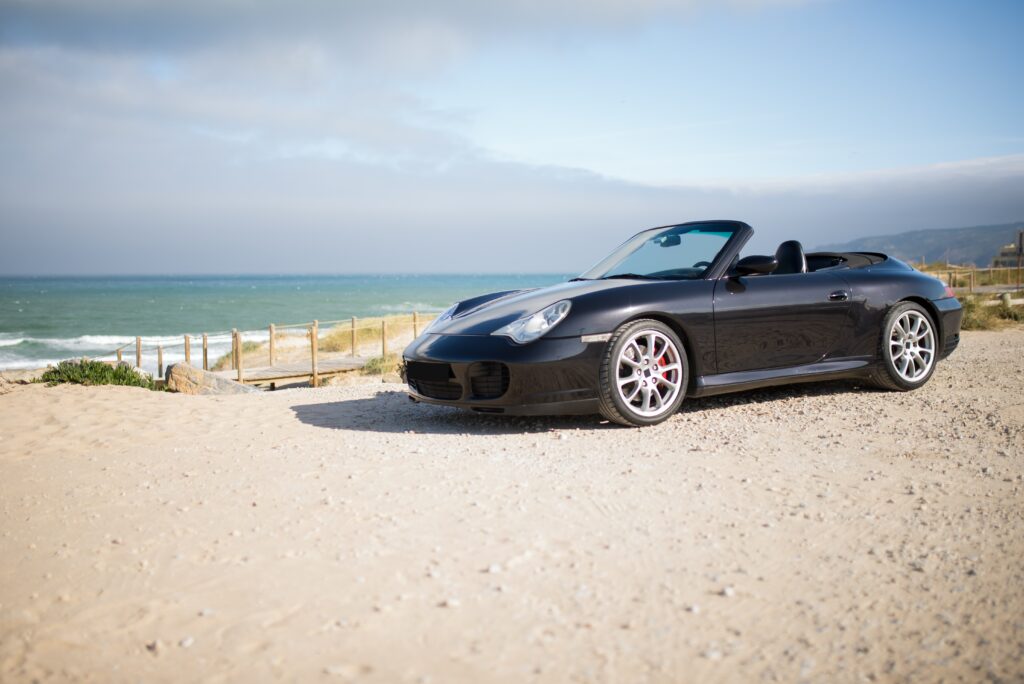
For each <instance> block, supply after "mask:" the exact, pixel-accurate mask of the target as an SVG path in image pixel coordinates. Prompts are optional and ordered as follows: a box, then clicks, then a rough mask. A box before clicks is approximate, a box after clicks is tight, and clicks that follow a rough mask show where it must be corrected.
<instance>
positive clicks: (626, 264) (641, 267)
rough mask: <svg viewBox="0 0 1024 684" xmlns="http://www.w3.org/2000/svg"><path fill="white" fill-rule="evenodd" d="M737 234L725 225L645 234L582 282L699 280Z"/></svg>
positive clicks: (617, 252) (655, 229)
mask: <svg viewBox="0 0 1024 684" xmlns="http://www.w3.org/2000/svg"><path fill="white" fill-rule="evenodd" d="M734 232H735V229H733V228H732V227H731V226H728V225H722V224H721V223H715V224H700V223H696V224H689V225H682V226H670V227H668V228H652V229H651V230H645V231H644V232H642V233H639V234H637V235H635V236H634V237H633V238H631V239H630V240H627V241H626V242H625V243H624V244H622V245H621V246H620V247H619V248H618V249H616V250H615V251H614V252H612V253H611V254H610V255H609V256H608V257H607V258H606V259H604V260H603V261H601V262H600V263H599V264H597V265H596V266H594V267H593V268H592V269H590V270H589V271H587V272H586V273H584V274H583V275H581V276H580V278H582V279H585V280H600V279H602V278H650V279H659V280H661V279H665V280H695V279H697V278H701V277H703V276H704V274H705V273H706V272H707V270H708V269H709V268H710V267H711V264H712V263H714V261H715V257H717V256H718V253H719V252H721V251H722V248H723V247H725V243H726V242H728V241H729V238H731V237H732V236H733V233H734Z"/></svg>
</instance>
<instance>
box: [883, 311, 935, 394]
mask: <svg viewBox="0 0 1024 684" xmlns="http://www.w3.org/2000/svg"><path fill="white" fill-rule="evenodd" d="M938 339H939V338H938V333H937V331H936V329H935V324H934V323H933V322H932V318H931V316H930V315H929V314H928V312H927V311H925V309H924V307H922V306H921V305H920V304H916V303H914V302H901V303H900V304H897V305H896V306H894V307H893V308H892V309H890V311H889V313H888V315H886V317H885V322H884V323H883V324H882V336H881V341H880V345H879V346H880V349H879V356H880V357H881V359H880V360H881V366H880V367H879V368H876V369H875V371H874V373H873V374H872V376H871V381H872V383H873V384H874V385H876V386H878V387H881V388H883V389H888V390H894V391H897V392H908V391H910V390H914V389H917V388H918V387H920V386H922V385H923V384H925V383H926V382H928V379H929V378H930V377H931V376H932V373H933V372H934V371H935V363H936V361H937V360H938Z"/></svg>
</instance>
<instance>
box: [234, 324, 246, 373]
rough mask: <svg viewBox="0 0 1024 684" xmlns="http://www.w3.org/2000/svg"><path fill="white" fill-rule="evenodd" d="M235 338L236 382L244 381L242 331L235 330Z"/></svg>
mask: <svg viewBox="0 0 1024 684" xmlns="http://www.w3.org/2000/svg"><path fill="white" fill-rule="evenodd" d="M235 338H236V339H237V340H238V344H237V345H235V346H236V347H237V349H238V382H245V361H244V359H243V358H242V333H240V332H238V331H237V330H236V331H235Z"/></svg>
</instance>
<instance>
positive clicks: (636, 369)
mask: <svg viewBox="0 0 1024 684" xmlns="http://www.w3.org/2000/svg"><path fill="white" fill-rule="evenodd" d="M688 382H689V367H688V362H687V358H686V350H685V349H684V348H683V344H682V342H680V340H679V336H678V335H676V334H675V332H674V331H673V330H672V329H671V328H669V327H668V326H667V325H665V324H664V323H662V322H660V321H655V320H647V319H643V320H638V321H633V322H631V323H627V324H625V325H623V326H622V327H620V328H619V329H618V330H616V331H615V332H614V333H613V334H612V337H611V339H610V340H609V341H608V346H607V348H606V349H605V356H604V360H603V361H602V363H601V374H600V392H599V394H600V401H601V415H603V416H604V417H605V418H607V419H608V420H610V421H612V422H614V423H619V424H621V425H630V426H635V427H642V426H645V425H656V424H657V423H660V422H662V421H663V420H665V419H667V418H668V417H669V416H671V415H672V414H673V413H675V412H676V411H677V410H678V409H679V405H680V404H682V403H683V398H684V397H685V396H686V386H687V383H688Z"/></svg>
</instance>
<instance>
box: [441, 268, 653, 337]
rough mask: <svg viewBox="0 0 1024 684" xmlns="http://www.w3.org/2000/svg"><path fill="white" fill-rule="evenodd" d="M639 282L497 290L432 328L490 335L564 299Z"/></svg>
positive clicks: (581, 282)
mask: <svg viewBox="0 0 1024 684" xmlns="http://www.w3.org/2000/svg"><path fill="white" fill-rule="evenodd" d="M637 282H638V281H636V280H578V281H570V282H566V283H558V284H557V285H551V286H549V287H542V288H539V289H536V290H513V291H509V292H494V293H491V294H487V295H482V296H480V297H474V298H472V299H467V300H464V301H462V302H459V305H458V307H457V308H456V309H455V313H454V315H453V316H452V317H451V318H450V319H448V320H445V321H441V322H439V323H438V324H437V326H436V327H434V328H433V329H432V330H431V331H430V332H431V333H432V334H439V335H490V334H491V333H492V332H494V331H495V330H497V329H498V328H500V327H502V326H503V325H507V324H508V323H511V322H512V321H515V320H517V319H520V318H523V317H524V316H529V315H530V314H534V313H536V312H538V311H540V310H541V309H543V308H544V307H546V306H550V305H551V304H554V303H555V302H559V301H562V300H563V299H569V300H571V299H573V298H575V297H580V296H582V295H588V294H591V293H593V292H601V291H605V290H613V289H617V288H622V287H629V286H636V284H637ZM644 282H647V281H644ZM571 315H572V314H571V313H570V316H571Z"/></svg>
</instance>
